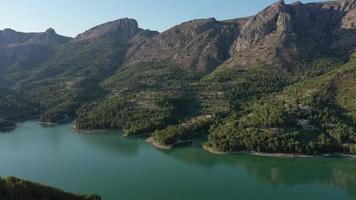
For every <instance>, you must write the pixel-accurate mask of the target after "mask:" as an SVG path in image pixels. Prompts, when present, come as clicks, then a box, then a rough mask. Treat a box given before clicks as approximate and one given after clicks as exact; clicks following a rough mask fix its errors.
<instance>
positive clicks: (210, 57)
mask: <svg viewBox="0 0 356 200" xmlns="http://www.w3.org/2000/svg"><path fill="white" fill-rule="evenodd" d="M238 33H239V24H238V23H236V22H219V21H217V20H215V19H214V18H210V19H197V20H192V21H189V22H185V23H183V24H180V25H178V26H175V27H173V28H171V29H169V30H167V31H165V32H163V33H161V34H159V35H157V36H155V37H153V38H151V39H148V40H146V41H144V42H143V43H140V44H138V45H135V46H133V47H132V48H131V49H130V50H129V52H128V54H127V59H128V60H127V62H126V65H128V66H129V65H137V64H139V63H145V62H168V63H171V64H172V65H175V66H177V67H180V68H183V69H187V70H196V71H200V72H209V71H212V70H213V69H215V68H216V67H217V66H218V65H219V64H221V63H222V62H223V61H224V60H226V59H227V58H228V57H229V48H230V45H231V44H232V43H233V41H234V40H235V39H236V37H237V35H238Z"/></svg>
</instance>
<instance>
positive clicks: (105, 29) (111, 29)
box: [75, 18, 141, 41]
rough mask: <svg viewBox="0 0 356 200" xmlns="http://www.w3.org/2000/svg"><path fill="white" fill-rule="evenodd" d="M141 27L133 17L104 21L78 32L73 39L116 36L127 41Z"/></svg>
mask: <svg viewBox="0 0 356 200" xmlns="http://www.w3.org/2000/svg"><path fill="white" fill-rule="evenodd" d="M139 31H141V29H140V28H139V27H138V23H137V21H136V20H135V19H129V18H124V19H119V20H115V21H112V22H108V23H104V24H101V25H99V26H96V27H94V28H92V29H90V30H87V31H85V32H84V33H82V34H79V35H78V36H77V37H76V38H75V40H76V41H80V40H87V39H93V38H99V37H109V38H116V39H118V40H121V41H125V40H126V41H127V40H129V39H130V38H132V37H133V36H134V35H135V34H137V33H138V32H139Z"/></svg>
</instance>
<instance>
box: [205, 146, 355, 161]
mask: <svg viewBox="0 0 356 200" xmlns="http://www.w3.org/2000/svg"><path fill="white" fill-rule="evenodd" d="M202 148H203V149H204V150H205V151H207V152H209V153H212V154H217V155H254V156H262V157H275V158H318V157H329V158H330V157H345V158H352V159H356V155H351V154H342V153H334V154H320V155H307V154H298V153H263V152H252V151H233V152H223V151H217V150H214V149H213V148H211V147H209V146H207V145H202Z"/></svg>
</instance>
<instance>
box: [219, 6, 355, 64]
mask: <svg viewBox="0 0 356 200" xmlns="http://www.w3.org/2000/svg"><path fill="white" fill-rule="evenodd" d="M355 16H356V14H355V0H340V1H330V2H325V3H309V4H302V3H301V2H296V3H294V4H290V5H287V4H285V3H284V1H279V2H277V3H275V4H273V5H271V6H269V7H267V8H266V9H264V10H263V11H261V12H260V13H258V14H257V15H256V16H254V17H253V18H251V19H250V20H249V21H248V22H247V23H246V24H245V26H243V27H242V28H241V34H240V35H239V37H238V39H237V40H236V41H235V44H234V46H233V47H232V49H231V55H232V57H231V59H229V60H228V61H226V62H225V63H224V64H225V65H227V66H231V67H233V66H237V65H239V66H255V65H260V64H276V65H287V64H291V63H293V62H295V61H296V60H300V59H306V58H310V57H314V56H319V55H323V54H327V53H330V52H333V53H335V52H343V53H345V52H348V53H350V52H352V51H354V50H355V46H356V40H355V35H356V34H355V32H354V29H355V24H354V23H355Z"/></svg>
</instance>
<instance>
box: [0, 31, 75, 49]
mask: <svg viewBox="0 0 356 200" xmlns="http://www.w3.org/2000/svg"><path fill="white" fill-rule="evenodd" d="M70 40H71V38H70V37H65V36H61V35H58V34H57V33H56V32H55V30H54V29H52V28H49V29H47V30H46V31H45V32H43V33H22V32H17V31H14V30H12V29H4V30H3V31H1V30H0V48H11V47H16V46H22V45H34V44H42V45H51V46H54V45H60V44H64V43H67V42H69V41H70Z"/></svg>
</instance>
